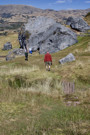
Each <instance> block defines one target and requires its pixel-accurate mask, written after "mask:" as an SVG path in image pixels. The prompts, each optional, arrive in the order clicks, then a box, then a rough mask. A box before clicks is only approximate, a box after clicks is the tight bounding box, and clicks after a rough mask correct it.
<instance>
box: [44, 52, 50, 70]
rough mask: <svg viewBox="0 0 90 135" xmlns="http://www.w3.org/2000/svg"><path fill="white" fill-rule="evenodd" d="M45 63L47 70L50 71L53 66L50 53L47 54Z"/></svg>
mask: <svg viewBox="0 0 90 135" xmlns="http://www.w3.org/2000/svg"><path fill="white" fill-rule="evenodd" d="M44 62H45V66H46V70H48V71H50V68H51V65H52V57H51V55H50V53H49V52H47V53H46V54H45V56H44Z"/></svg>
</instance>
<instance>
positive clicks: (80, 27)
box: [66, 17, 90, 32]
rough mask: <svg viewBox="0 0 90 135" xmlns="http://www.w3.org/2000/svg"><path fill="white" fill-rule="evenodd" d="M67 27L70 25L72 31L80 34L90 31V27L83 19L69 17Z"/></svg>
mask: <svg viewBox="0 0 90 135" xmlns="http://www.w3.org/2000/svg"><path fill="white" fill-rule="evenodd" d="M66 25H70V27H71V28H72V29H75V30H77V31H80V32H85V31H86V30H90V26H89V25H88V24H87V23H86V22H85V21H84V20H83V19H82V18H73V17H69V18H68V19H67V21H66Z"/></svg>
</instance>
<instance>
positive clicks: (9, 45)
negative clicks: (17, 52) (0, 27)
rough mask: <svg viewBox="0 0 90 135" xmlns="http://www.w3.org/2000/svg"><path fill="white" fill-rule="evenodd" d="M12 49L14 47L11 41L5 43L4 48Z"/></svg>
mask: <svg viewBox="0 0 90 135" xmlns="http://www.w3.org/2000/svg"><path fill="white" fill-rule="evenodd" d="M10 49H12V44H11V43H10V42H7V43H6V44H4V46H3V49H2V50H10Z"/></svg>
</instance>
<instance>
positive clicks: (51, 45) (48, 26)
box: [25, 17, 77, 54]
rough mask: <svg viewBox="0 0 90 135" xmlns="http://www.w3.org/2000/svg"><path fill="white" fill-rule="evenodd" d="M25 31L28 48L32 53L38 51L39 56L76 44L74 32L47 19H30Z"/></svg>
mask: <svg viewBox="0 0 90 135" xmlns="http://www.w3.org/2000/svg"><path fill="white" fill-rule="evenodd" d="M25 31H28V32H29V33H30V37H29V39H28V47H29V48H32V51H36V50H39V52H40V54H44V53H46V52H47V51H49V52H50V53H54V52H57V51H60V50H63V49H65V48H66V47H69V46H71V45H73V44H75V43H76V42H77V36H76V34H75V33H74V32H72V31H71V30H70V29H68V28H66V27H64V26H63V25H61V24H59V23H56V21H54V20H53V19H51V18H47V17H37V18H33V19H30V20H29V21H28V23H27V24H26V25H25Z"/></svg>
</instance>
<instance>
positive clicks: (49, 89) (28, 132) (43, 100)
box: [0, 34, 90, 135]
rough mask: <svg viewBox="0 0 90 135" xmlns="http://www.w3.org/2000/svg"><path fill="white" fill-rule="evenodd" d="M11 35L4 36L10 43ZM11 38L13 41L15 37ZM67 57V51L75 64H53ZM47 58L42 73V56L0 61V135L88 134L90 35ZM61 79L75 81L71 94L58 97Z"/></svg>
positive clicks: (89, 111)
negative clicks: (48, 67)
mask: <svg viewBox="0 0 90 135" xmlns="http://www.w3.org/2000/svg"><path fill="white" fill-rule="evenodd" d="M12 37H13V35H8V37H7V38H10V40H11V41H12V42H13V39H12ZM14 37H15V39H14V40H15V41H17V35H16V34H14ZM7 38H5V40H6V39H7ZM0 42H3V37H2V40H1V41H0ZM17 45H18V43H15V44H14V47H16V46H17ZM68 53H73V54H74V55H75V57H76V61H75V62H71V63H67V64H65V65H62V66H61V65H60V64H59V63H58V60H59V59H60V58H62V57H64V56H66V55H67V54H68ZM1 54H3V52H2V51H1ZM4 54H5V55H6V54H7V52H4ZM52 58H53V65H52V68H51V72H47V71H45V66H44V63H43V59H44V55H39V54H38V53H33V55H32V56H29V61H28V62H27V61H25V60H24V57H18V58H16V59H14V60H12V61H9V62H6V61H4V60H3V61H1V63H0V84H1V85H0V108H1V110H0V134H4V135H21V134H22V135H89V133H90V129H89V122H90V121H89V120H90V116H89V114H90V110H89V107H90V102H89V95H90V92H89V91H90V74H89V73H90V68H89V67H90V37H89V36H86V37H79V42H78V43H77V44H75V45H73V46H71V47H69V48H67V49H65V50H63V51H60V52H57V53H55V54H52ZM62 80H66V81H74V82H75V87H76V88H75V93H74V94H71V95H65V93H63V91H62V85H61V81H62ZM74 100H75V101H77V102H79V103H80V104H79V105H76V103H75V101H74ZM65 101H67V102H66V103H65ZM68 101H70V102H71V105H70V104H67V103H68Z"/></svg>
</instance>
